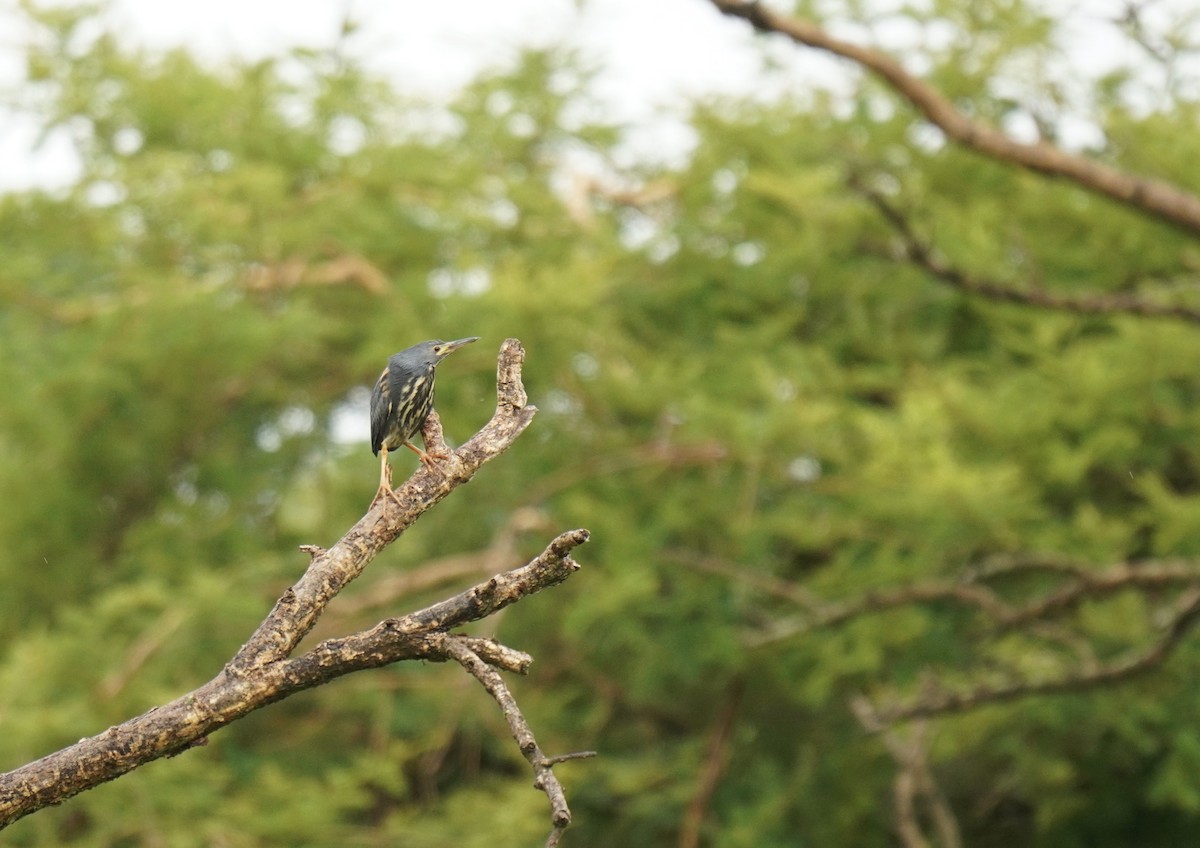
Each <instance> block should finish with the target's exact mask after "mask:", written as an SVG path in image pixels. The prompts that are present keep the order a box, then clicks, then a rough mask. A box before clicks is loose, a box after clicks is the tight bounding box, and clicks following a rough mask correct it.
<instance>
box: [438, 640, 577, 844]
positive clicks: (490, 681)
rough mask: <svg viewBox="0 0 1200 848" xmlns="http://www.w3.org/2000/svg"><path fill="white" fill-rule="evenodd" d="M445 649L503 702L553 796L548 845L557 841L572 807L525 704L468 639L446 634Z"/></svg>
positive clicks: (537, 781) (537, 783) (539, 779)
mask: <svg viewBox="0 0 1200 848" xmlns="http://www.w3.org/2000/svg"><path fill="white" fill-rule="evenodd" d="M443 650H444V651H445V653H446V655H447V656H449V657H451V658H452V659H454V660H456V661H457V662H458V663H459V665H461V666H462V667H463V668H465V669H466V670H467V671H468V672H470V673H471V675H472V676H473V677H474V678H475V679H476V680H478V681H479V682H480V683H481V684H483V688H484V689H486V690H487V691H488V694H490V695H491V696H492V698H494V699H495V701H496V703H497V704H499V705H500V712H501V713H503V715H504V720H505V721H507V722H508V728H509V730H510V731H512V735H513V739H515V740H517V747H518V748H520V749H521V753H522V754H524V755H525V759H526V760H528V761H529V764H530V765H531V766H533V774H534V779H533V785H534V787H536V788H537V789H540V790H542V791H543V792H545V793H546V797H547V798H548V799H549V800H550V809H551V815H550V817H551V820H552V821H553V823H554V826H553V829H552V830H551V831H550V836H549V837H547V839H546V845H547V846H554V845H557V844H558V842H559V840H560V839H561V838H562V832H563V831H564V830H566V829H567V827H568V826H569V825H570V824H571V810H570V809H569V808H568V807H567V796H566V793H565V792H564V791H563V787H562V784H561V783H559V781H558V778H557V777H555V775H554V770H553V766H554V762H553V761H552V760H551V759H550V758H549V757H547V756H546V755H545V754H544V753H543V752H542V749H541V748H540V747H539V746H538V743H537V740H536V739H535V738H534V736H533V731H532V730H531V729H530V728H529V722H527V721H526V720H525V716H524V715H522V714H521V708H520V707H518V706H517V701H516V699H515V698H513V696H512V693H511V692H509V691H508V686H506V685H505V683H504V678H502V677H501V676H500V674H499V673H498V672H497V671H496V670H495V669H493V668H492V667H491V666H489V665H488V664H487V663H485V662H484V661H483V660H482V659H481V658H480V657H479V655H478V654H476V653H475V652H474V651H472V650H471V649H470V647H468V646H467V644H466V643H464V642H463V641H462V640H460V639H457V638H456V637H453V636H448V637H446V641H445V644H444V646H443Z"/></svg>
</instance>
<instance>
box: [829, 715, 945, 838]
mask: <svg viewBox="0 0 1200 848" xmlns="http://www.w3.org/2000/svg"><path fill="white" fill-rule="evenodd" d="M850 710H851V712H853V713H854V717H855V718H857V719H858V723H859V724H861V725H862V726H863V729H864V730H866V731H867V732H868V733H881V734H883V741H884V744H885V745H886V746H887V749H888V753H890V754H891V755H892V759H894V760H895V761H896V768H897V771H896V777H895V779H894V780H893V782H892V796H893V802H894V804H895V808H896V829H897V831H898V835H899V837H900V841H901V842H902V843H904V845H905V848H928V846H929V844H930V842H929V840H928V839H927V838H926V837H925V833H924V831H923V830H922V828H921V823H920V818H921V817H920V816H919V814H918V812H919V811H918V809H917V801H918V800H921V801H924V806H925V812H926V814H927V817H928V818H929V819H931V820H932V823H933V826H934V829H935V830H936V831H937V835H938V843H937V844H938V845H941V846H943V848H962V844H963V842H962V833H961V831H960V830H959V826H958V819H956V818H955V817H954V812H953V811H952V810H951V809H950V802H949V801H947V800H946V796H945V794H944V793H943V792H942V790H941V787H939V786H938V784H937V781H936V780H935V779H934V776H933V769H931V768H930V767H929V722H928V721H916V722H913V723H912V726H911V727H909V728H908V729H907V730H908V732H907V733H906V734H905V733H902V732H901V730H900V729H899V728H891V727H887V726H886V725H884V724H883V723H882V722H880V720H879V717H878V716H877V715H876V714H875V708H874V707H873V706H872V704H871V702H870V701H868V700H867V699H866V698H864V697H861V696H860V697H856V698H853V699H851V701H850Z"/></svg>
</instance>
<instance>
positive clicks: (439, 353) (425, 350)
mask: <svg viewBox="0 0 1200 848" xmlns="http://www.w3.org/2000/svg"><path fill="white" fill-rule="evenodd" d="M477 341H479V336H471V337H470V338H466V339H455V340H454V341H452V342H444V341H442V340H441V339H431V340H430V341H427V342H421V343H420V344H415V345H413V346H412V347H410V348H409V349H408V350H403V351H401V352H400V353H398V354H397V356H399V357H402V358H403V359H404V360H405V361H406V362H408V363H411V364H414V365H416V364H418V363H419V364H420V365H424V366H425V367H427V368H432V367H434V366H435V365H437V364H438V363H439V362H441V361H442V360H443V359H445V358H446V357H447V356H449V355H450V354H452V353H454V351H456V350H458V349H459V348H460V347H465V346H466V345H469V344H470V343H471V342H477Z"/></svg>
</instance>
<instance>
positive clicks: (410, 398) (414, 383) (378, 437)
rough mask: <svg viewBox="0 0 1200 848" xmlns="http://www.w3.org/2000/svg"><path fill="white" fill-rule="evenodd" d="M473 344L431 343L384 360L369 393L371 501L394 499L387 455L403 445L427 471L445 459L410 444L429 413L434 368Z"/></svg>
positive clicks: (468, 341)
mask: <svg viewBox="0 0 1200 848" xmlns="http://www.w3.org/2000/svg"><path fill="white" fill-rule="evenodd" d="M477 341H479V336H470V337H469V338H465V339H456V340H455V341H452V342H444V341H441V340H440V339H432V340H430V341H427V342H421V343H420V344H415V345H413V346H412V347H410V348H405V349H404V350H402V351H400V352H399V353H395V354H392V356H391V357H389V358H388V364H387V367H386V368H384V369H383V373H382V374H380V375H379V379H378V380H376V381H375V389H374V391H372V392H371V451H372V452H373V453H374V454H375V455H376V456H378V457H379V490H378V491H377V492H376V493H375V500H378V499H379V497H380V495H382V494H383V493H384V491H385V490H386V491H387V492H389V493H391V495H392V497H393V498H395V497H396V493H395V491H393V489H392V487H391V479H390V475H389V473H388V471H389V468H388V461H387V455H388V451H392V450H396V449H398V448H399V447H400V446H401V445H404V446H406V447H408V448H409V449H410V450H412V451H413V452H414V453H416V455H417V456H418V457H420V459H421V464H422V465H424V466H426V467H427V468H436V467H437V466H436V465H435V464H434V459H435V458H437V459H444V458H445V454H431V453H430V452H429V451H428V450H421V449H420V448H418V447H417V446H416V445H414V444H413V443H412V441H411V440H412V437H413V436H415V435H416V434H417V432H418V431H419V430H420V429H421V426H422V425H423V424H424V423H425V419H426V418H428V417H429V410H431V409H433V381H434V374H435V371H436V370H437V367H438V364H439V363H440V362H441V361H442V360H443V359H445V358H446V357H447V356H449V355H450V354H452V353H454V351H456V350H458V349H459V348H460V347H464V346H466V345H469V344H471V343H472V342H477ZM426 447H428V446H426ZM397 502H399V501H398V500H397ZM372 503H374V501H372Z"/></svg>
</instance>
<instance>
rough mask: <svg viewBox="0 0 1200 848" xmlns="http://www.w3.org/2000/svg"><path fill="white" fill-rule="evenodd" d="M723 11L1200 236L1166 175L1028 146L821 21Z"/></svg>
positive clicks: (997, 147) (967, 138) (969, 139)
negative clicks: (851, 66) (842, 62)
mask: <svg viewBox="0 0 1200 848" xmlns="http://www.w3.org/2000/svg"><path fill="white" fill-rule="evenodd" d="M711 2H712V4H713V5H714V6H716V7H717V9H718V10H720V11H721V12H722V13H723V14H725V15H729V16H731V17H736V18H742V19H744V20H746V21H747V22H749V23H750V24H751V25H752V26H754V27H755V29H758V30H759V31H761V32H771V33H779V34H780V35H784V36H787V37H788V38H790V39H791V40H792V41H795V42H796V43H797V44H803V45H806V46H808V47H815V48H817V49H818V50H825V51H827V52H829V53H833V54H834V55H837V56H841V57H843V58H846V59H849V60H851V61H853V62H856V63H858V64H859V65H860V66H862V67H863V68H865V69H867V70H868V71H870V72H871V73H873V74H874V75H875V76H877V77H879V78H880V79H881V80H883V82H884V83H886V84H887V85H888V86H890V87H891V88H892V89H893V90H894V91H895V92H896V93H897V94H899V95H900V96H901V97H903V98H904V99H905V100H907V101H908V102H909V103H911V104H912V105H913V106H914V107H915V108H916V109H917V110H918V111H919V112H920V113H921V114H923V115H924V116H925V118H926V119H927V120H929V121H930V123H932V124H934V125H935V126H937V127H938V128H939V129H940V130H941V131H942V132H944V133H945V134H946V136H947V137H948V138H950V139H953V140H954V141H956V142H958V143H960V144H962V145H964V146H966V147H969V148H971V149H973V150H976V151H978V152H980V153H982V154H984V155H985V156H988V157H990V158H992V159H996V160H999V161H1001V162H1008V163H1011V164H1014V165H1019V166H1021V167H1023V168H1028V169H1029V170H1031V171H1037V172H1038V173H1042V174H1046V175H1048V176H1052V177H1061V178H1063V179H1067V180H1070V181H1071V182H1073V183H1075V184H1076V185H1079V186H1080V187H1082V188H1084V189H1087V190H1088V191H1091V192H1094V193H1096V194H1099V195H1102V196H1104V197H1108V198H1110V199H1112V200H1116V201H1117V202H1119V203H1123V204H1125V205H1126V206H1129V207H1131V208H1133V209H1136V210H1138V211H1139V212H1143V213H1145V214H1147V215H1150V216H1152V217H1155V218H1158V219H1159V220H1162V221H1166V222H1168V223H1170V224H1174V225H1175V226H1177V227H1179V228H1180V229H1183V230H1185V231H1187V232H1189V233H1192V234H1193V235H1200V197H1197V196H1196V195H1195V194H1192V193H1190V192H1188V191H1185V190H1184V189H1182V188H1180V187H1178V186H1175V185H1172V184H1170V183H1166V182H1162V181H1161V180H1154V179H1148V178H1145V177H1136V176H1133V175H1132V174H1128V173H1126V172H1124V171H1121V170H1118V169H1116V168H1113V167H1110V166H1108V165H1105V164H1102V163H1100V162H1096V161H1094V160H1091V159H1087V158H1084V157H1082V156H1075V155H1073V154H1070V153H1067V152H1066V151H1064V150H1061V149H1059V148H1058V147H1055V146H1054V145H1053V144H1049V143H1047V142H1045V141H1038V142H1035V143H1033V144H1025V143H1022V142H1019V141H1015V140H1013V139H1012V138H1009V137H1008V136H1007V135H1006V134H1004V133H1003V132H1001V131H1000V130H998V129H996V128H995V127H991V126H988V125H987V124H983V123H980V122H978V121H973V120H971V119H970V118H969V117H967V116H966V115H964V114H963V113H962V112H960V111H959V110H958V109H957V108H955V106H954V104H953V103H952V102H951V101H950V100H949V99H948V98H947V97H946V96H945V95H943V94H942V93H941V92H940V91H938V90H937V89H936V88H934V87H933V86H931V85H929V84H928V83H926V82H925V81H924V80H921V79H920V78H918V77H915V76H913V75H912V74H910V73H909V72H908V71H906V70H905V69H904V66H903V65H901V64H900V63H899V62H897V61H896V60H895V59H893V58H892V57H891V56H888V55H887V54H886V53H882V52H880V51H878V50H873V49H871V48H869V47H862V46H860V45H857V44H852V43H850V42H848V41H843V40H841V39H839V38H835V37H833V36H832V35H830V34H829V33H828V32H826V31H825V30H824V29H822V28H821V27H819V26H818V25H816V24H814V23H812V22H810V21H804V20H799V19H796V18H789V17H787V16H785V15H780V14H777V13H775V12H772V11H771V10H770V9H768V8H766V7H765V6H763V5H762V4H761V3H757V2H745V0H711Z"/></svg>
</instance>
